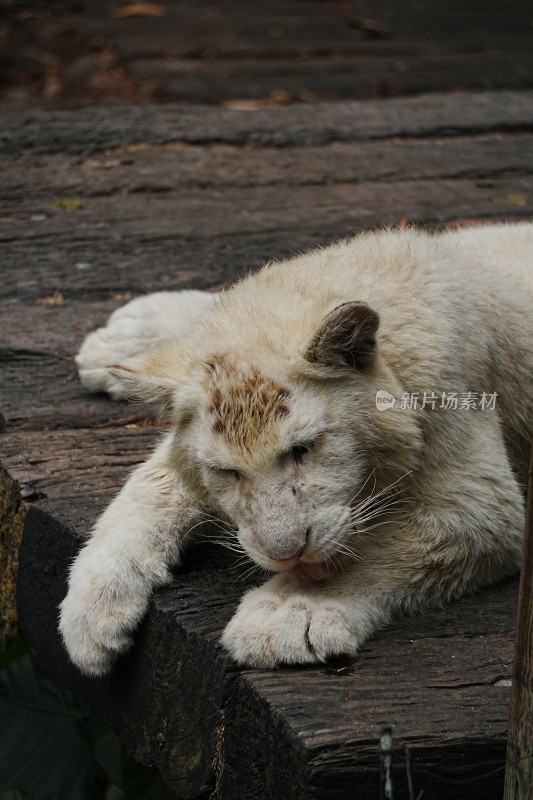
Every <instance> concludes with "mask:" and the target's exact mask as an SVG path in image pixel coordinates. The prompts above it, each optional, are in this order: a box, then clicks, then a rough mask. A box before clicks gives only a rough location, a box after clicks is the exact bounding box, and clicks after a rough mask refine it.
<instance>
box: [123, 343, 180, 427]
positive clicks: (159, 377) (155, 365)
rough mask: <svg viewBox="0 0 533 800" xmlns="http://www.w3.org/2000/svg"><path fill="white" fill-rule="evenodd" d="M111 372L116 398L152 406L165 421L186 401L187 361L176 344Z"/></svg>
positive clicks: (165, 346) (167, 345) (157, 348)
mask: <svg viewBox="0 0 533 800" xmlns="http://www.w3.org/2000/svg"><path fill="white" fill-rule="evenodd" d="M107 369H108V372H109V373H110V375H112V377H113V379H114V380H115V381H116V383H117V384H118V387H119V388H118V391H117V389H116V390H115V392H114V394H115V396H120V398H121V399H124V400H128V401H131V402H134V403H142V404H146V405H149V406H151V407H152V408H154V409H155V411H156V412H157V413H158V415H159V416H160V417H162V418H164V419H168V418H169V417H170V416H171V414H172V412H173V411H175V410H176V408H177V407H178V406H179V407H181V405H182V402H181V400H185V399H186V394H187V392H186V391H184V389H185V387H186V384H187V382H186V381H185V373H186V360H185V358H184V354H183V351H182V350H181V348H180V347H179V346H178V345H175V344H174V343H172V342H168V343H167V342H165V343H164V344H161V345H159V346H158V347H156V348H155V349H153V350H149V351H148V352H147V353H146V354H145V355H143V356H141V357H139V358H135V359H131V360H128V361H127V362H126V363H124V364H111V365H109V367H108V368H107ZM177 397H179V398H180V402H177Z"/></svg>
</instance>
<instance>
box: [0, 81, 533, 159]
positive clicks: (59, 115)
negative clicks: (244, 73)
mask: <svg viewBox="0 0 533 800" xmlns="http://www.w3.org/2000/svg"><path fill="white" fill-rule="evenodd" d="M532 96H533V92H531V91H523V92H512V91H502V92H492V93H483V92H481V93H472V94H467V95H462V94H450V95H442V94H427V95H423V96H421V97H415V98H402V99H399V100H397V99H391V100H388V101H385V102H384V101H377V100H376V101H372V100H370V101H353V102H344V103H330V104H324V105H318V106H298V105H292V106H287V107H280V108H269V109H260V110H258V111H254V112H253V113H250V112H246V111H236V110H231V109H215V108H209V107H195V106H191V107H189V106H188V107H173V106H153V105H152V106H149V105H147V106H141V107H136V106H125V107H122V108H116V109H106V108H103V107H95V108H89V109H77V110H76V111H42V110H39V109H27V110H20V111H19V110H12V109H4V110H3V112H2V117H1V119H0V153H6V154H10V153H11V154H17V155H20V154H22V153H58V152H62V153H77V154H80V155H84V154H85V155H87V154H89V153H95V152H97V151H99V150H104V149H107V148H114V147H121V146H124V145H126V144H135V143H138V142H142V143H144V144H146V143H148V144H165V143H167V142H180V141H182V142H189V143H200V144H208V143H210V142H224V143H227V144H251V145H260V146H263V147H265V146H274V147H287V146H291V145H293V146H310V145H321V144H326V143H327V142H331V141H365V140H368V139H384V138H389V137H392V136H404V137H405V136H415V137H428V136H438V135H443V134H444V135H449V134H457V133H460V132H463V133H468V134H471V133H476V132H477V133H484V132H490V131H494V130H502V131H513V130H514V131H525V130H531V128H532V127H533V103H532V102H531V98H532ZM45 122H46V124H44V123H45Z"/></svg>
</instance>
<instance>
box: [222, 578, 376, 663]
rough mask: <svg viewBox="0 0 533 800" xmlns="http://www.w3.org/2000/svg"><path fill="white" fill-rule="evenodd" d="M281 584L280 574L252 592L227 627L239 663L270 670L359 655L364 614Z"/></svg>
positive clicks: (230, 648)
mask: <svg viewBox="0 0 533 800" xmlns="http://www.w3.org/2000/svg"><path fill="white" fill-rule="evenodd" d="M279 585H280V583H279V582H278V581H277V579H276V578H274V579H273V580H272V581H269V582H268V583H267V584H265V586H262V587H260V588H259V589H253V590H252V591H251V592H248V594H246V595H245V596H244V598H243V599H242V601H241V604H240V606H239V608H238V609H237V612H236V613H235V616H234V617H233V618H232V619H231V620H230V622H229V624H228V625H227V627H226V629H225V631H224V633H223V636H222V643H223V645H224V646H225V648H226V649H227V650H228V652H229V653H230V654H231V655H232V656H233V658H234V659H235V660H236V661H237V662H238V663H240V664H247V665H249V666H252V667H263V668H268V667H273V666H275V665H276V664H279V663H284V664H311V663H316V662H320V661H324V660H325V659H326V658H328V657H329V656H335V655H355V653H356V652H357V649H358V647H359V646H360V645H361V643H362V641H363V639H364V638H366V635H367V633H368V630H366V628H367V626H366V624H365V621H364V616H363V615H358V614H357V613H354V610H353V609H352V608H350V606H349V604H347V603H346V602H345V601H342V600H337V599H332V598H331V597H329V598H328V597H324V596H321V595H320V594H314V595H313V594H308V593H306V592H305V591H302V590H298V589H297V588H295V589H293V590H292V591H289V592H287V591H284V590H283V589H282V590H281V591H280V590H279V588H278V587H279ZM358 616H360V620H359V621H358ZM358 622H360V624H358Z"/></svg>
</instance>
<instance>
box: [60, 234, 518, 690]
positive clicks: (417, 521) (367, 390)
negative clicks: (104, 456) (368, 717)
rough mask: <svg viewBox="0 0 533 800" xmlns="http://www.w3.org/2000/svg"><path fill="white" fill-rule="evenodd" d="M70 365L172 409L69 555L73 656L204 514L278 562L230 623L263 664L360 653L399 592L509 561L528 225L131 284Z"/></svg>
mask: <svg viewBox="0 0 533 800" xmlns="http://www.w3.org/2000/svg"><path fill="white" fill-rule="evenodd" d="M184 323H186V324H185V325H184ZM185 328H187V330H186V329H185ZM173 337H181V338H179V339H176V340H173ZM158 339H165V340H166V341H164V342H163V343H161V344H159V345H158V346H156V347H155V348H151V349H149V350H148V352H144V353H140V351H141V350H143V349H145V348H147V346H148V345H150V346H151V345H153V344H154V342H155V341H156V340H158ZM122 359H125V361H124V362H123V363H122V366H114V367H111V368H107V367H106V365H108V364H116V363H117V362H120V361H121V360H122ZM78 366H79V369H80V374H81V376H82V379H83V380H84V382H85V383H86V385H87V386H89V388H92V389H96V390H100V389H105V390H108V391H109V392H110V393H111V394H112V395H114V396H115V397H130V396H134V397H137V398H142V399H144V400H146V401H148V402H150V403H154V404H155V405H156V406H157V407H158V408H159V410H160V411H161V413H163V414H164V415H165V416H166V417H167V418H168V420H169V422H170V429H169V431H168V433H167V434H166V435H165V438H164V439H163V441H162V442H161V443H160V444H159V446H158V447H157V448H156V450H155V452H154V453H153V455H152V456H151V457H150V458H149V459H148V460H147V461H146V463H145V464H143V465H142V466H140V467H139V468H138V469H136V470H135V472H134V473H133V475H132V476H131V477H130V479H129V481H128V482H127V484H126V486H125V487H124V489H123V490H122V491H121V492H120V494H119V495H118V496H117V498H116V499H115V500H114V501H113V502H112V503H111V505H110V506H109V508H108V509H107V511H105V513H104V514H103V515H102V517H101V518H100V520H99V521H98V523H97V525H96V528H95V530H94V532H93V534H92V536H91V538H90V539H89V540H88V542H87V543H86V544H85V545H84V547H83V548H82V550H81V552H80V554H79V556H78V557H77V559H76V561H75V563H74V565H73V567H72V569H71V572H70V581H69V591H68V594H67V597H66V598H65V600H64V601H63V603H62V605H61V623H60V628H61V633H62V635H63V638H64V641H65V644H66V647H67V649H68V652H69V653H70V656H71V658H72V660H73V661H74V662H75V663H76V664H77V665H78V667H79V668H80V669H81V670H82V671H83V672H85V673H87V674H91V675H98V674H101V673H104V672H106V671H107V670H109V669H110V668H111V666H112V664H113V662H114V661H115V659H116V658H117V656H118V655H119V654H120V653H121V652H123V651H125V650H126V649H127V648H128V647H129V646H130V644H131V641H132V632H133V631H134V629H135V627H136V625H137V624H138V622H139V621H140V619H141V618H142V616H143V614H144V613H145V611H146V608H147V605H148V601H149V598H150V595H151V592H152V590H153V589H154V588H155V587H157V586H161V585H162V584H165V583H166V582H167V581H169V579H170V574H171V573H170V570H171V567H172V566H173V565H175V564H177V563H178V562H179V559H180V552H181V550H182V548H183V545H184V543H185V542H188V541H189V539H190V538H191V537H193V536H194V530H195V526H196V525H197V523H198V522H199V521H200V520H202V519H204V518H205V515H215V516H216V517H217V518H219V519H223V520H225V521H227V522H228V524H229V526H230V530H232V531H234V532H235V533H234V535H235V537H236V538H235V541H236V544H238V546H240V547H242V549H243V550H244V551H245V552H246V553H247V554H248V555H249V556H250V558H251V559H253V561H255V562H257V564H259V565H261V566H262V567H265V568H266V569H267V570H270V571H272V572H274V573H276V574H275V575H274V577H272V578H271V579H270V580H268V581H267V582H266V583H265V584H264V585H263V586H261V587H260V588H256V589H253V590H251V591H249V592H248V593H247V594H246V595H245V596H244V598H243V599H242V601H241V604H240V606H239V608H238V610H237V612H236V614H235V616H234V617H233V619H232V620H231V621H230V623H229V624H228V626H227V628H226V630H225V632H224V634H223V637H222V642H223V644H224V646H225V647H226V648H227V650H228V651H229V653H231V655H232V656H233V657H234V658H235V659H236V660H237V661H238V662H239V663H241V664H248V665H251V666H257V667H271V666H273V665H275V664H277V663H306V662H316V661H321V660H323V659H326V658H327V657H328V656H332V655H336V654H349V655H353V654H354V653H355V652H356V651H357V649H358V648H359V647H360V646H361V644H362V643H363V642H364V641H365V639H366V638H367V637H368V636H370V635H371V634H372V632H373V631H375V630H376V628H378V626H381V625H383V624H384V623H386V622H387V621H388V620H390V619H391V617H392V615H393V614H394V613H395V612H398V611H402V610H403V611H405V610H407V611H410V612H411V611H415V610H416V609H419V608H421V607H424V606H427V605H430V604H435V603H441V602H442V601H444V600H447V599H449V598H452V597H457V596H459V595H461V594H463V593H464V592H467V591H470V590H472V589H476V588H477V587H480V586H483V585H485V584H488V583H490V582H493V581H496V580H498V579H500V578H502V577H503V576H505V575H507V574H509V573H512V572H514V571H515V570H516V569H517V568H518V566H519V561H520V549H521V544H520V543H521V536H522V528H523V488H524V480H525V475H526V471H527V460H528V449H529V440H530V437H531V435H532V432H533V392H532V382H531V375H532V373H533V224H520V225H502V226H491V227H480V228H471V229H466V230H458V231H450V232H446V233H443V234H439V235H428V234H425V233H421V232H417V231H415V230H405V231H384V232H378V233H365V234H362V235H359V236H357V237H355V238H354V239H350V240H347V241H341V242H339V243H336V244H333V245H332V246H331V247H327V248H324V249H319V250H315V251H313V252H311V253H308V254H306V255H301V256H298V257H296V258H292V259H289V260H288V261H284V262H281V263H273V264H269V265H267V266H266V267H265V268H264V269H262V270H261V271H260V272H258V273H257V274H255V275H252V276H250V277H247V278H246V279H245V280H242V281H241V282H239V283H237V284H236V285H235V286H234V287H233V288H231V289H229V290H228V291H226V292H223V293H222V294H220V295H218V296H216V297H215V296H213V295H209V294H203V293H191V294H187V293H175V294H165V293H164V294H159V295H153V296H149V297H147V298H141V299H139V300H135V301H134V302H133V303H130V304H129V305H128V306H126V307H125V309H121V310H120V311H119V312H117V313H116V314H115V315H113V317H112V319H111V320H110V323H109V325H108V327H107V328H103V329H101V330H100V331H97V332H96V333H94V334H91V336H89V338H88V339H87V340H86V342H85V344H84V346H83V348H82V350H81V353H80V355H79V356H78ZM377 396H378V401H377V400H376V398H377ZM380 397H381V398H385V402H384V403H380V402H379V398H380ZM189 532H191V537H189ZM237 540H238V542H237Z"/></svg>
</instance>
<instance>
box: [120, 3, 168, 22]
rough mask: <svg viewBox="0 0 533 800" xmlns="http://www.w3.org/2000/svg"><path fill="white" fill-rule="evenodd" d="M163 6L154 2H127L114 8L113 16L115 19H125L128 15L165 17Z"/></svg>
mask: <svg viewBox="0 0 533 800" xmlns="http://www.w3.org/2000/svg"><path fill="white" fill-rule="evenodd" d="M166 15H167V10H166V8H165V6H160V5H157V4H156V3H128V5H127V6H121V7H120V8H116V9H115V11H114V12H113V16H114V17H115V18H116V19H127V18H128V17H166Z"/></svg>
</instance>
